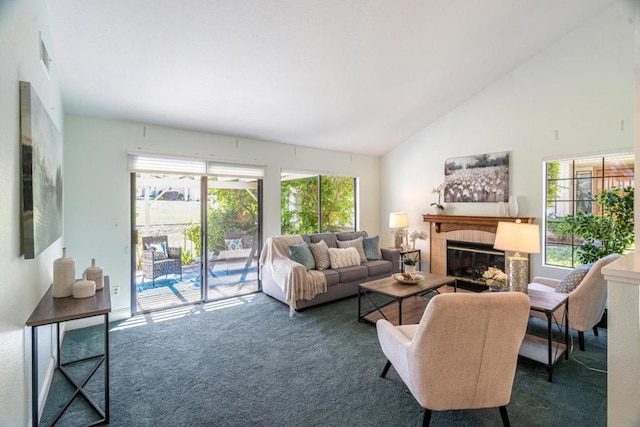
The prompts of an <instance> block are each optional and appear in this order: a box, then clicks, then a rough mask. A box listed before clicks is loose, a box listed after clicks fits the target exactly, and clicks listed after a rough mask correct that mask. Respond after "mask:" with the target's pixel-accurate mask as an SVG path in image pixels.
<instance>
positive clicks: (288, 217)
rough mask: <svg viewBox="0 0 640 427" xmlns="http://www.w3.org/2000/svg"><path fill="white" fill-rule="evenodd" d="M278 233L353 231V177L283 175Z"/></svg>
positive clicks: (354, 187) (354, 206) (354, 193)
mask: <svg viewBox="0 0 640 427" xmlns="http://www.w3.org/2000/svg"><path fill="white" fill-rule="evenodd" d="M280 191H281V193H280V194H281V203H280V208H281V221H282V222H281V227H280V229H281V233H282V234H309V233H318V232H337V231H354V230H355V229H356V221H355V218H356V214H355V212H356V197H355V195H356V178H353V177H346V176H331V175H309V174H300V173H292V172H283V173H282V177H281V187H280Z"/></svg>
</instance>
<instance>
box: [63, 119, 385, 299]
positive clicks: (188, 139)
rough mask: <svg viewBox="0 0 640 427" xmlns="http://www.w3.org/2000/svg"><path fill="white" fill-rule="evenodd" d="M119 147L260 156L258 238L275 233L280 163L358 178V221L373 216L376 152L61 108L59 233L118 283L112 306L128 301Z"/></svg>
mask: <svg viewBox="0 0 640 427" xmlns="http://www.w3.org/2000/svg"><path fill="white" fill-rule="evenodd" d="M127 150H149V151H155V152H160V153H169V154H177V155H189V156H193V155H197V156H205V157H209V156H212V155H213V156H216V157H220V158H227V159H245V160H248V161H260V162H264V163H265V164H266V178H265V180H264V187H263V188H264V238H265V239H266V238H267V237H269V236H274V235H277V234H280V171H281V170H282V169H287V170H290V169H298V170H309V171H316V172H321V173H325V174H339V175H347V176H358V177H359V178H360V185H359V189H360V198H359V203H360V204H359V211H360V216H359V228H360V229H362V230H367V232H369V233H370V234H372V235H374V234H377V233H378V232H379V224H380V208H379V206H380V186H379V182H380V181H379V176H378V170H379V159H378V158H376V157H370V156H362V155H355V154H354V155H350V154H346V153H339V152H335V151H327V150H317V149H310V148H303V147H294V146H292V145H285V144H277V143H270V142H264V141H255V140H249V139H242V138H235V137H230V136H222V135H214V134H207V133H199V132H193V131H187V130H180V129H173V128H166V127H159V126H150V125H144V124H140V123H131V122H124V121H116V120H101V119H95V118H87V117H80V116H72V115H68V116H67V117H66V119H65V152H64V159H65V189H66V191H65V195H64V204H65V211H66V214H65V241H66V243H67V247H68V250H69V251H70V254H71V256H74V257H75V258H76V263H77V265H81V266H88V265H89V264H90V261H91V258H96V260H97V263H98V264H99V265H101V266H102V267H104V269H105V274H109V275H110V279H111V286H112V287H113V286H114V285H119V286H120V289H121V290H122V291H123V292H121V293H120V295H119V296H113V297H112V305H113V308H114V310H122V309H126V310H128V309H129V307H130V298H131V295H130V292H129V286H130V274H131V273H130V272H131V268H130V253H129V251H130V250H131V248H130V240H131V237H130V231H131V221H130V215H131V207H130V194H129V187H130V177H129V173H128V169H127V168H128V163H127Z"/></svg>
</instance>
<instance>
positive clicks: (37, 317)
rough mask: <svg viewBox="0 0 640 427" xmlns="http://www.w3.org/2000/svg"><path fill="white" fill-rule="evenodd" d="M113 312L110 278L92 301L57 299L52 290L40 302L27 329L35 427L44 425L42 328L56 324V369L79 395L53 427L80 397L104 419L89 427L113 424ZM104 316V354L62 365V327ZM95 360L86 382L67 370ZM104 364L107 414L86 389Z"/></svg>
mask: <svg viewBox="0 0 640 427" xmlns="http://www.w3.org/2000/svg"><path fill="white" fill-rule="evenodd" d="M110 312H111V294H110V289H109V276H105V277H104V287H103V288H102V289H101V290H99V291H96V294H95V295H94V296H92V297H90V298H78V299H76V298H73V297H66V298H53V289H52V287H49V290H48V291H47V293H46V294H44V296H43V297H42V299H41V300H40V303H39V304H38V306H37V307H36V308H35V310H34V311H33V313H32V314H31V316H30V317H29V319H28V320H27V323H26V326H30V327H31V417H32V421H31V423H32V425H33V426H38V425H39V423H40V419H39V414H38V412H39V411H38V326H44V325H52V324H54V323H55V324H56V367H55V370H56V371H58V372H60V373H61V374H62V376H63V377H64V378H66V379H67V380H68V381H69V383H71V385H72V386H73V387H75V392H74V393H73V394H72V395H71V397H70V398H69V399H68V400H67V402H66V403H65V404H64V406H63V407H62V408H61V409H60V410H59V411H58V413H57V414H56V416H55V417H54V419H53V421H52V422H51V425H55V424H56V423H57V422H58V420H59V419H60V417H61V416H62V414H64V412H65V411H66V410H67V409H68V408H69V406H70V405H71V403H72V402H73V401H74V400H75V398H76V397H78V396H80V395H82V397H84V398H85V399H86V401H87V402H88V403H89V405H91V407H92V408H93V409H94V411H95V412H96V413H97V414H98V415H99V416H100V419H99V420H97V421H95V422H93V423H91V424H89V425H92V426H93V425H98V424H103V423H104V424H108V423H109V313H110ZM93 316H103V317H104V353H101V354H97V355H94V356H89V357H85V358H82V359H77V360H72V361H69V362H65V363H62V361H61V360H60V347H61V343H60V323H61V322H67V321H70V320H77V319H83V318H86V317H93ZM89 360H94V361H95V366H94V367H93V368H92V369H91V370H90V372H89V373H88V374H87V376H86V377H85V378H83V379H82V380H80V381H78V380H76V379H74V378H73V377H72V376H71V375H70V374H69V372H68V371H67V370H66V366H69V365H72V364H74V363H78V362H83V361H89ZM103 364H104V411H103V410H102V409H101V408H100V406H98V404H97V403H96V402H95V400H94V399H93V398H91V396H89V395H88V394H87V393H86V391H85V390H84V387H85V386H86V385H87V383H88V382H89V380H90V379H91V378H92V377H93V375H94V374H95V373H96V372H97V371H98V368H100V366H101V365H103Z"/></svg>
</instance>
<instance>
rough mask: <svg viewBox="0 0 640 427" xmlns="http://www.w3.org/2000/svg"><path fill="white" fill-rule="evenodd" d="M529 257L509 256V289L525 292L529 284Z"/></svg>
mask: <svg viewBox="0 0 640 427" xmlns="http://www.w3.org/2000/svg"><path fill="white" fill-rule="evenodd" d="M528 265H529V259H527V258H525V257H522V256H512V257H509V290H510V291H511V292H522V293H525V294H526V293H527V287H528V285H529V274H528V273H529V269H528V268H527V267H528Z"/></svg>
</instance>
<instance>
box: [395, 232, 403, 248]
mask: <svg viewBox="0 0 640 427" xmlns="http://www.w3.org/2000/svg"><path fill="white" fill-rule="evenodd" d="M393 236H394V238H395V239H394V247H395V248H396V249H402V244H403V242H404V230H403V229H401V228H400V229H397V230H395V231H394V232H393Z"/></svg>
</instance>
